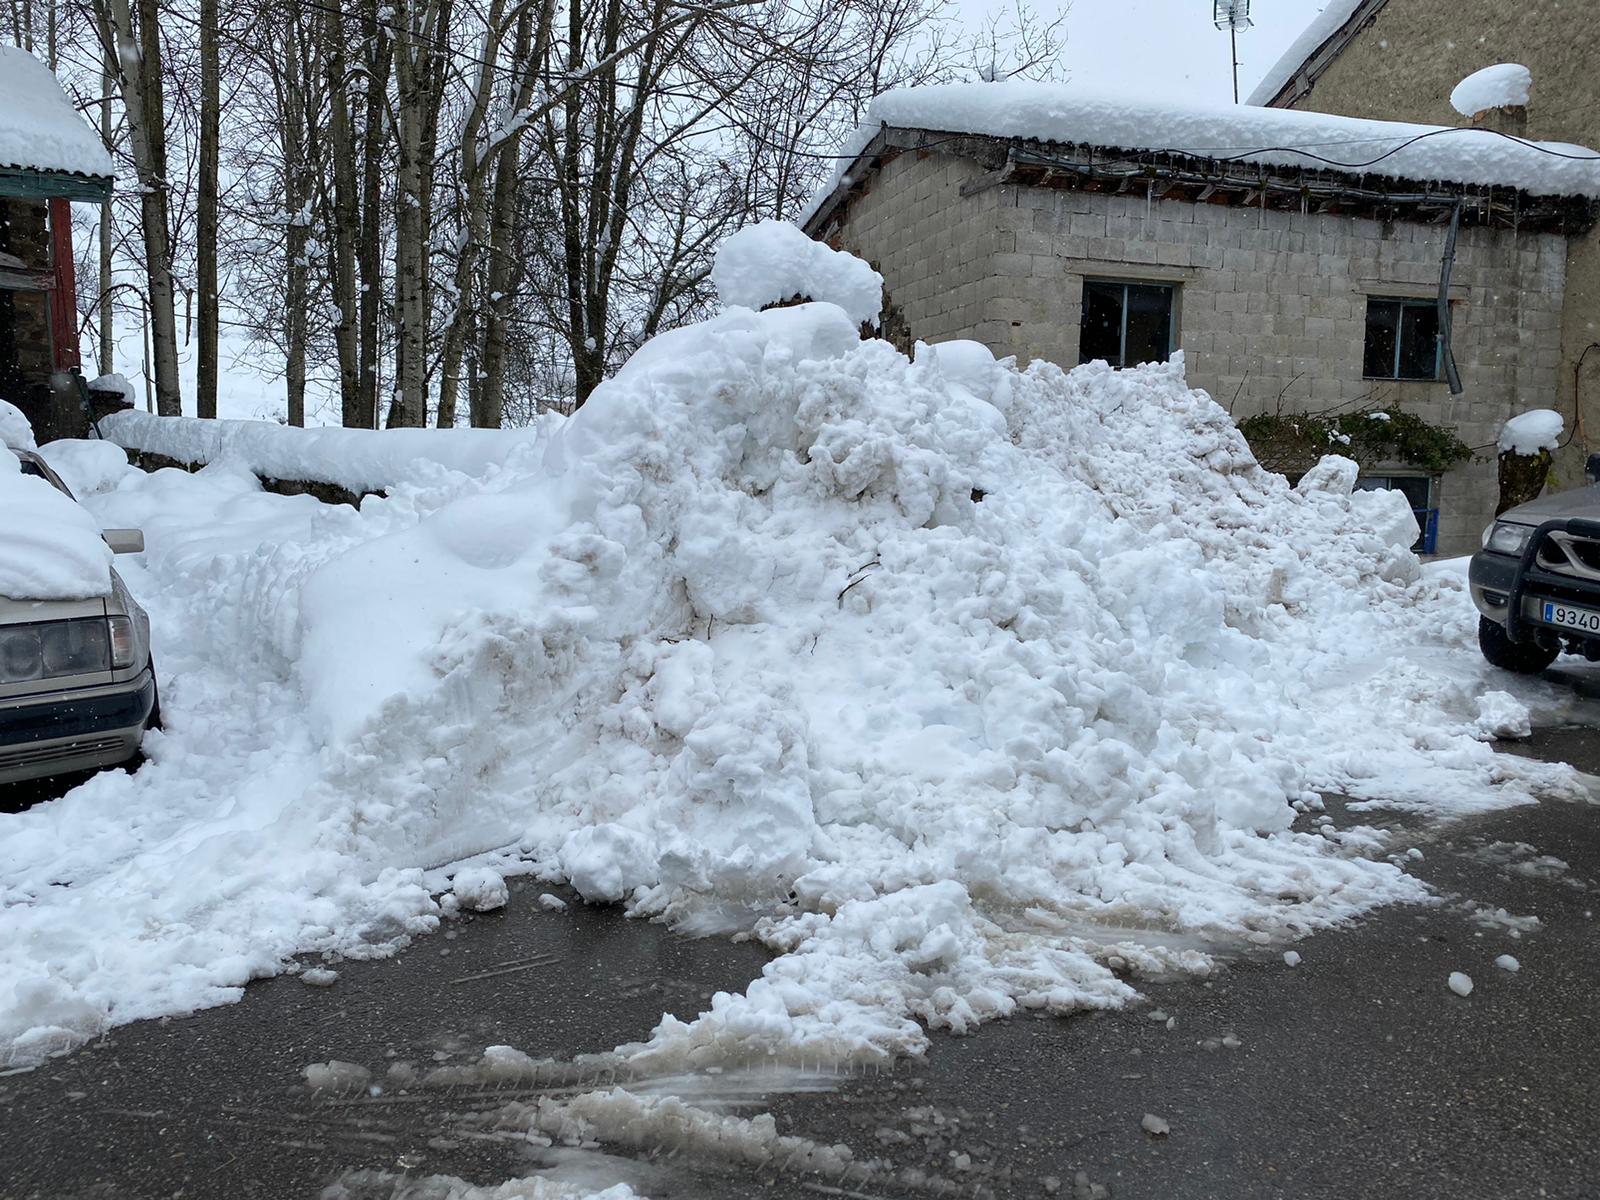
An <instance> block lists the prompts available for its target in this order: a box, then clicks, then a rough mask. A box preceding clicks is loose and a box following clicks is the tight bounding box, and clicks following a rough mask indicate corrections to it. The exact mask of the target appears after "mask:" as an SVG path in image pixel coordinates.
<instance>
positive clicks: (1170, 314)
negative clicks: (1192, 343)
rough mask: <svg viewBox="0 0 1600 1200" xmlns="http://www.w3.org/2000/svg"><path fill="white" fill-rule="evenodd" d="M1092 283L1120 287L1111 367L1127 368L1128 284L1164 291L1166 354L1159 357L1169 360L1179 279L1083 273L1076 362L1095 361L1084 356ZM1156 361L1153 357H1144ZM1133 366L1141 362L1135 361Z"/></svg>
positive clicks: (1175, 336) (1175, 328)
mask: <svg viewBox="0 0 1600 1200" xmlns="http://www.w3.org/2000/svg"><path fill="white" fill-rule="evenodd" d="M1091 284H1101V285H1105V286H1109V287H1119V288H1121V289H1122V300H1121V309H1120V310H1119V317H1120V326H1119V328H1118V330H1117V363H1116V364H1115V365H1114V367H1113V370H1117V371H1125V370H1127V369H1128V289H1129V288H1131V287H1140V288H1156V289H1159V290H1163V291H1165V292H1166V293H1167V356H1166V358H1164V359H1161V360H1160V361H1162V362H1166V361H1168V360H1170V359H1171V358H1172V356H1173V354H1174V353H1176V352H1177V349H1178V301H1179V296H1180V295H1181V294H1182V293H1181V289H1182V286H1183V285H1182V283H1181V282H1180V281H1178V280H1166V279H1125V278H1119V277H1117V276H1115V275H1085V276H1083V291H1082V292H1081V293H1080V299H1079V313H1080V315H1079V317H1078V365H1079V366H1082V365H1083V364H1084V363H1086V362H1094V361H1096V360H1094V359H1086V358H1084V357H1083V319H1084V316H1086V315H1087V313H1088V309H1089V304H1088V295H1089V287H1090V285H1091ZM1147 361H1155V360H1147ZM1133 365H1134V366H1140V365H1142V364H1140V363H1135V364H1133Z"/></svg>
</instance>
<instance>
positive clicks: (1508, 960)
mask: <svg viewBox="0 0 1600 1200" xmlns="http://www.w3.org/2000/svg"><path fill="white" fill-rule="evenodd" d="M1494 965H1495V966H1497V967H1499V968H1500V969H1501V970H1502V971H1520V970H1522V964H1521V963H1520V962H1518V961H1517V959H1516V957H1515V956H1514V955H1511V954H1502V955H1501V956H1500V957H1499V958H1497V959H1495V960H1494Z"/></svg>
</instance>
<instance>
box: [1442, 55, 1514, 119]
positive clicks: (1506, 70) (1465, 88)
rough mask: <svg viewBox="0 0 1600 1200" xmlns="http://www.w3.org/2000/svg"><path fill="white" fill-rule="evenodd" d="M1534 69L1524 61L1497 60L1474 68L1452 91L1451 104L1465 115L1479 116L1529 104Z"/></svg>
mask: <svg viewBox="0 0 1600 1200" xmlns="http://www.w3.org/2000/svg"><path fill="white" fill-rule="evenodd" d="M1532 90H1533V72H1532V71H1530V70H1528V68H1527V67H1525V66H1523V65H1522V64H1521V63H1496V64H1495V65H1494V66H1492V67H1485V68H1483V70H1481V71H1474V72H1473V73H1472V74H1471V75H1468V76H1467V77H1466V78H1465V79H1463V80H1462V81H1461V82H1460V83H1458V84H1456V86H1455V90H1454V91H1452V92H1451V93H1450V107H1451V108H1453V109H1455V110H1456V111H1457V112H1458V113H1460V114H1461V115H1462V116H1463V117H1475V116H1477V115H1478V114H1479V113H1481V112H1484V111H1486V110H1488V109H1491V108H1513V107H1517V106H1520V105H1526V104H1527V103H1528V96H1529V95H1530V93H1531V92H1532Z"/></svg>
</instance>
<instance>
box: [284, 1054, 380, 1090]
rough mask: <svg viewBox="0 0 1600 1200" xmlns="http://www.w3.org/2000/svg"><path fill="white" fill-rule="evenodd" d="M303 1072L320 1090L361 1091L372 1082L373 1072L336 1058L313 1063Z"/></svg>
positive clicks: (310, 1082) (306, 1078) (312, 1085)
mask: <svg viewBox="0 0 1600 1200" xmlns="http://www.w3.org/2000/svg"><path fill="white" fill-rule="evenodd" d="M301 1074H302V1075H304V1076H305V1080H306V1083H307V1084H309V1085H310V1087H311V1088H312V1090H313V1091H318V1092H359V1091H361V1090H363V1089H364V1088H365V1087H366V1086H367V1085H368V1084H369V1083H371V1082H372V1072H371V1071H369V1070H367V1068H366V1067H363V1066H362V1065H361V1064H360V1063H352V1062H341V1061H340V1060H339V1059H336V1058H335V1059H330V1060H329V1061H327V1062H320V1063H311V1064H310V1065H309V1066H306V1067H303V1068H302V1069H301Z"/></svg>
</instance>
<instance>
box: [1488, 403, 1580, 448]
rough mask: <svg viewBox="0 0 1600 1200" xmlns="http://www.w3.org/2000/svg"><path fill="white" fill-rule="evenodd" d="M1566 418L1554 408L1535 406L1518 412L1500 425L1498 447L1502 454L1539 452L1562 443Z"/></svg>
mask: <svg viewBox="0 0 1600 1200" xmlns="http://www.w3.org/2000/svg"><path fill="white" fill-rule="evenodd" d="M1565 428H1566V420H1565V418H1563V417H1562V415H1561V414H1560V413H1558V412H1556V411H1555V410H1554V409H1552V408H1533V409H1529V410H1528V411H1527V412H1525V413H1518V414H1517V415H1516V416H1514V417H1512V418H1511V419H1510V420H1509V421H1507V422H1506V423H1505V424H1504V425H1502V426H1501V427H1500V440H1499V442H1498V448H1499V451H1500V453H1501V454H1537V453H1539V451H1541V450H1555V449H1557V448H1558V447H1559V446H1560V445H1561V433H1562V430H1564V429H1565Z"/></svg>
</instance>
